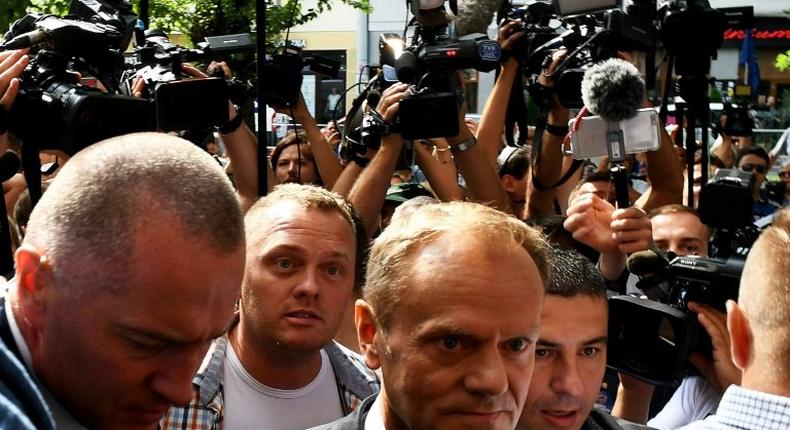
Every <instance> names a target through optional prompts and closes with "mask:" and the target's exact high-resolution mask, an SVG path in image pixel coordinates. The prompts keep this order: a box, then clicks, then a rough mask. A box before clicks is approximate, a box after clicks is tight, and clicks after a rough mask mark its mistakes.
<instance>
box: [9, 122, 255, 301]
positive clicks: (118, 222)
mask: <svg viewBox="0 0 790 430" xmlns="http://www.w3.org/2000/svg"><path fill="white" fill-rule="evenodd" d="M163 213H164V214H167V215H169V216H170V218H167V219H166V220H165V222H169V223H173V222H174V221H175V223H174V224H173V228H175V229H180V230H181V231H183V233H184V235H185V236H187V237H189V238H190V239H191V240H195V241H199V242H200V243H205V244H206V245H207V248H208V249H212V250H216V251H217V252H230V251H234V250H236V249H238V247H240V246H242V244H243V243H244V224H243V219H242V213H241V209H240V207H239V203H238V201H237V200H236V196H235V194H234V191H233V187H232V185H231V183H230V181H229V180H228V177H227V176H226V175H225V173H224V172H223V171H222V169H221V168H220V166H219V165H218V164H217V162H216V161H214V160H213V159H212V158H211V156H209V155H208V154H207V153H205V152H204V151H201V150H200V149H199V148H197V147H196V146H195V145H193V144H191V143H190V142H187V141H186V140H183V139H180V138H177V137H174V136H170V135H166V134H161V133H135V134H129V135H125V136H120V137H114V138H111V139H108V140H105V141H102V142H99V143H97V144H95V145H92V146H90V147H88V148H86V149H84V150H83V151H80V152H79V153H78V154H77V155H76V156H74V157H73V158H71V159H70V160H69V161H68V162H67V163H66V164H65V165H64V166H63V168H62V169H61V171H60V173H59V174H58V176H57V177H56V178H55V180H53V181H52V184H50V187H49V189H48V190H47V191H46V193H44V195H43V196H42V198H41V200H40V201H39V202H38V204H37V205H36V207H35V208H34V209H33V212H32V213H31V215H30V220H29V222H28V229H27V234H26V236H25V240H24V243H26V244H30V245H32V246H34V247H36V248H38V249H39V250H41V251H42V252H44V253H45V254H46V255H47V256H48V258H50V259H51V260H52V262H53V268H54V276H55V281H56V282H57V283H58V284H62V285H75V286H76V285H82V284H85V283H89V284H100V283H104V284H105V285H106V284H110V283H116V282H122V281H123V280H124V279H125V278H126V277H127V276H128V275H129V274H130V273H131V272H130V271H131V270H134V269H133V268H128V264H125V263H127V262H128V260H129V258H130V257H131V255H132V252H133V250H134V242H135V240H134V238H135V233H136V232H138V231H139V230H140V229H144V228H145V227H146V225H148V224H150V223H156V222H163V220H162V219H158V218H156V216H159V215H161V214H163ZM152 214H154V218H151V215H152ZM77 289H79V290H81V291H84V290H85V288H77Z"/></svg>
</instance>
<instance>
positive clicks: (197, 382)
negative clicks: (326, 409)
mask: <svg viewBox="0 0 790 430" xmlns="http://www.w3.org/2000/svg"><path fill="white" fill-rule="evenodd" d="M228 346H229V343H228V338H227V336H226V337H223V338H220V339H217V340H216V341H215V342H214V344H212V346H211V349H210V350H209V352H208V354H206V358H205V359H204V360H203V364H201V366H200V369H199V370H198V373H197V375H195V378H194V379H193V380H192V384H193V388H194V397H193V399H192V401H191V402H189V404H188V405H186V406H180V407H176V406H173V407H171V408H170V410H169V411H168V412H167V413H166V414H165V416H164V417H163V418H162V420H161V421H160V422H159V429H160V430H222V421H223V418H224V406H225V396H224V394H223V390H222V369H223V365H224V360H225V350H226V348H227V347H228ZM324 351H326V353H327V355H328V356H329V362H330V363H331V364H332V369H333V370H334V372H335V382H336V383H337V391H338V394H339V395H340V405H341V406H342V407H343V414H344V415H348V414H350V413H351V412H352V411H354V410H355V409H356V408H357V407H358V406H359V405H360V404H362V401H363V400H365V399H366V398H367V397H369V396H371V395H373V394H376V393H378V392H379V380H378V377H377V376H376V374H375V373H374V372H373V371H371V370H370V369H368V367H367V366H366V365H365V362H364V361H363V360H362V357H360V356H359V355H358V354H356V353H354V352H353V351H351V350H349V349H347V348H345V347H343V346H342V345H340V344H339V343H337V342H330V343H329V344H328V345H327V346H325V347H324Z"/></svg>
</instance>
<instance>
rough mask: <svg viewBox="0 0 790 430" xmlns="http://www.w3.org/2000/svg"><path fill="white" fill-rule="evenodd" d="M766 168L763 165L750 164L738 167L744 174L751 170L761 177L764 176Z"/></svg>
mask: <svg viewBox="0 0 790 430" xmlns="http://www.w3.org/2000/svg"><path fill="white" fill-rule="evenodd" d="M767 168H768V166H766V165H764V164H751V163H746V164H744V165H743V166H741V167H740V169H741V170H743V171H744V172H751V171H752V170H754V171H755V172H757V173H760V174H762V175H764V174H765V171H766V170H767Z"/></svg>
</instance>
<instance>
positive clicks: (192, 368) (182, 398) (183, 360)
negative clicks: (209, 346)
mask: <svg viewBox="0 0 790 430" xmlns="http://www.w3.org/2000/svg"><path fill="white" fill-rule="evenodd" d="M205 354H206V348H197V347H195V348H190V349H189V350H186V351H179V352H173V353H171V355H170V356H168V357H165V358H164V360H163V361H164V363H163V364H162V366H161V367H160V368H159V369H157V370H156V372H155V373H154V374H153V376H152V377H151V384H150V386H151V389H152V390H153V391H154V392H155V393H156V394H158V395H159V396H161V397H162V398H164V399H166V400H167V401H168V402H170V403H171V404H173V405H186V404H187V403H189V401H190V400H192V398H193V396H194V394H193V391H192V379H193V378H194V376H195V372H197V370H198V367H199V366H200V363H201V362H202V361H203V357H204V356H205Z"/></svg>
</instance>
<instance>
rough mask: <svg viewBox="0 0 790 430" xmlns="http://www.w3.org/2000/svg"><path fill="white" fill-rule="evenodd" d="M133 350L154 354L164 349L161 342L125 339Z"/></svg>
mask: <svg viewBox="0 0 790 430" xmlns="http://www.w3.org/2000/svg"><path fill="white" fill-rule="evenodd" d="M127 340H128V341H129V343H130V344H131V345H132V347H133V348H134V349H136V350H137V351H141V352H156V351H159V350H161V349H163V348H164V347H165V345H164V344H163V343H162V342H152V341H148V340H140V339H134V338H128V339H127Z"/></svg>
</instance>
